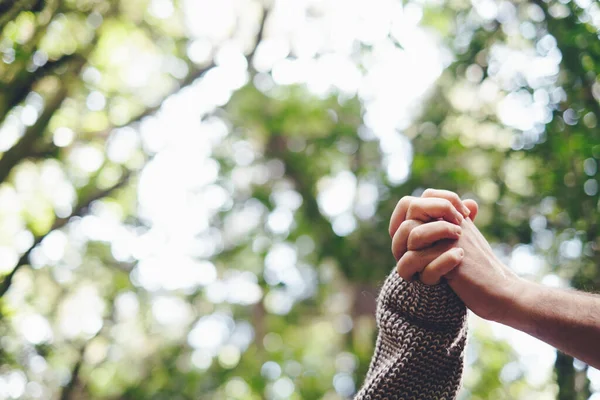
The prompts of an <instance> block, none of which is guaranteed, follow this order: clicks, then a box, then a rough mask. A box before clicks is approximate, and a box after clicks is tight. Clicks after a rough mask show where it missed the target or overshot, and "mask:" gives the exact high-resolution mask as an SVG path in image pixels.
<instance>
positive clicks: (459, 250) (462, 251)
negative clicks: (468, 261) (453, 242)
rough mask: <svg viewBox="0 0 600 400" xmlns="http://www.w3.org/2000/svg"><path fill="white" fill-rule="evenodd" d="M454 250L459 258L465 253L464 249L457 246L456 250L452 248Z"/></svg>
mask: <svg viewBox="0 0 600 400" xmlns="http://www.w3.org/2000/svg"><path fill="white" fill-rule="evenodd" d="M454 251H455V252H456V254H457V255H458V256H459V257H460V258H462V257H463V256H464V255H465V251H464V250H463V249H461V248H460V247H457V248H456V250H454Z"/></svg>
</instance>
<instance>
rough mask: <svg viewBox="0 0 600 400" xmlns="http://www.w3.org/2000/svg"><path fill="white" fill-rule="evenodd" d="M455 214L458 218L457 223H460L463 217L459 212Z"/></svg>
mask: <svg viewBox="0 0 600 400" xmlns="http://www.w3.org/2000/svg"><path fill="white" fill-rule="evenodd" d="M456 215H457V218H458V223H459V224H462V223H463V222H464V220H465V218H464V217H463V216H462V214H460V213H457V214H456Z"/></svg>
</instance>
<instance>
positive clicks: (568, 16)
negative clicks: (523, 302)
mask: <svg viewBox="0 0 600 400" xmlns="http://www.w3.org/2000/svg"><path fill="white" fill-rule="evenodd" d="M221 3H222V4H221ZM314 3H315V4H312V3H311V4H308V5H302V6H292V5H291V2H290V4H287V3H286V2H273V4H270V3H269V4H262V3H260V2H257V1H251V0H248V1H241V0H240V1H236V2H234V1H224V2H219V4H218V5H215V4H213V3H211V2H208V1H198V2H193V1H181V2H172V1H171V0H152V1H146V0H136V1H117V0H63V1H60V0H49V1H46V2H41V1H15V2H9V1H3V0H0V30H1V35H0V51H1V52H2V62H0V87H1V90H0V124H1V125H0V151H1V158H0V272H1V273H2V276H3V278H2V282H1V284H0V398H2V399H3V398H31V399H34V398H60V399H84V398H85V399H88V398H106V399H111V398H114V399H116V398H122V399H129V398H131V399H137V398H140V399H141V398H143V399H192V398H194V399H196V398H202V399H221V398H237V399H260V398H274V399H275V398H292V399H299V398H307V399H313V398H324V399H334V398H348V397H350V396H351V395H352V394H353V393H354V392H355V390H356V389H357V388H358V386H359V385H360V384H361V382H362V379H363V377H364V375H365V373H366V371H367V368H368V365H369V361H370V357H371V354H372V349H373V345H374V339H375V335H376V327H375V323H374V307H375V300H374V299H375V296H376V293H377V287H378V285H379V284H380V283H381V282H382V280H383V279H384V278H385V276H386V275H387V274H388V273H389V271H390V270H391V269H392V267H393V258H392V257H391V254H390V250H389V246H390V239H389V236H388V234H387V230H388V227H387V224H388V218H389V215H390V214H391V211H392V210H393V208H394V206H395V205H396V202H397V201H398V199H400V198H401V197H402V196H404V195H411V194H412V195H419V194H420V193H421V191H422V190H424V189H425V188H427V187H436V188H447V189H450V190H454V191H457V192H458V193H460V194H461V195H464V196H467V197H472V198H475V199H476V200H478V201H479V203H480V206H481V211H480V214H479V217H478V224H479V226H480V227H481V229H482V231H483V232H484V233H485V235H486V237H488V238H489V239H490V240H491V241H492V242H493V243H494V247H495V249H496V250H497V251H498V253H499V254H501V255H502V256H503V257H504V259H505V260H506V261H507V262H508V263H510V264H511V266H513V267H515V269H516V270H517V272H519V273H520V274H522V275H525V276H527V277H528V278H530V279H535V280H540V281H542V282H544V283H546V284H553V285H559V286H573V287H575V288H578V289H583V290H588V291H596V290H598V288H600V272H599V267H598V266H599V265H600V255H599V254H600V250H599V242H598V215H599V214H598V207H599V204H600V203H599V190H598V189H599V188H598V181H597V178H596V175H597V171H598V165H597V163H598V161H597V160H598V159H599V158H600V134H598V133H597V131H596V128H597V118H598V117H599V113H600V106H599V102H598V100H599V99H600V83H599V82H598V73H599V72H600V69H599V68H600V66H599V65H600V42H598V40H597V37H598V29H599V28H600V22H599V21H600V7H599V6H598V4H597V3H593V2H589V1H585V0H577V1H575V2H573V1H554V0H549V1H548V2H544V1H539V0H532V1H529V2H528V1H514V2H509V1H493V0H489V1H473V2H468V1H461V0H451V1H445V2H443V1H442V2H438V1H420V0H414V1H409V2H406V3H405V4H402V3H400V2H396V1H391V0H390V1H383V0H382V1H378V2H348V4H345V3H344V4H341V3H343V2H341V3H340V2H337V3H336V2H335V1H322V2H320V3H319V2H314ZM338 3H340V4H338ZM350 3H352V4H350ZM355 3H356V4H355ZM363 3H364V4H363ZM294 7H296V8H294ZM215 10H216V11H215ZM363 14H364V15H363ZM340 16H341V17H340ZM289 18H297V19H293V20H290V19H289ZM290 21H292V22H293V23H292V22H290ZM348 21H350V22H348ZM315 32H316V33H315ZM321 33H322V35H321ZM420 57H421V58H420ZM397 66H401V67H402V70H401V71H400V72H397V71H395V70H394V68H395V67H397ZM472 332H473V334H472V335H471V339H470V347H469V352H468V355H467V362H468V366H467V372H466V376H465V385H464V386H465V389H464V391H463V393H462V397H463V398H472V399H487V398H493V399H518V398H521V399H531V398H536V399H543V398H553V397H557V398H560V399H586V398H588V397H589V396H590V395H591V394H592V393H591V392H592V391H593V390H594V389H599V388H600V384H599V383H598V382H592V383H593V384H592V385H590V381H589V380H588V376H590V377H592V376H594V373H595V372H597V371H595V370H592V369H591V368H588V367H587V366H585V365H583V364H582V363H581V362H578V361H577V360H575V361H574V360H572V359H571V358H570V357H567V356H565V355H562V354H558V355H556V357H554V353H553V352H552V351H550V355H551V358H550V359H548V358H547V357H546V358H544V357H541V356H540V358H539V360H537V363H536V360H534V362H533V364H532V361H531V354H529V355H527V354H524V353H523V346H519V345H518V343H517V342H514V341H511V340H512V339H511V337H509V335H508V336H507V334H506V332H505V331H502V332H504V336H502V335H501V334H499V333H498V332H500V331H498V327H497V326H493V325H490V324H487V323H484V322H483V321H480V320H477V319H475V318H474V319H473V321H472ZM535 348H538V347H535ZM544 351H545V352H546V353H545V354H548V351H549V350H548V349H547V348H544ZM548 363H555V366H554V372H553V376H547V375H548V374H546V373H545V372H544V371H546V372H550V370H551V368H552V366H551V365H549V364H548ZM536 377H537V378H536ZM540 377H541V378H540Z"/></svg>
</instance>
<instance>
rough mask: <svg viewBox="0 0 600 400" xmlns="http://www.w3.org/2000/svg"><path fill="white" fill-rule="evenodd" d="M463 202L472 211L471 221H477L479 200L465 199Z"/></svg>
mask: <svg viewBox="0 0 600 400" xmlns="http://www.w3.org/2000/svg"><path fill="white" fill-rule="evenodd" d="M463 204H464V205H465V206H466V207H467V208H468V209H469V210H470V211H471V214H469V217H470V218H471V221H475V217H476V216H477V213H478V212H479V205H478V204H477V202H476V201H475V200H471V199H468V200H464V201H463Z"/></svg>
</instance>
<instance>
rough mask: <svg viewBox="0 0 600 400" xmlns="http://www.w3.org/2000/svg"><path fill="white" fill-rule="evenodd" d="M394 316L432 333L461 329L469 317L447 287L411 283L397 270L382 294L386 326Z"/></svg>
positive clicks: (381, 308) (380, 314) (380, 306)
mask: <svg viewBox="0 0 600 400" xmlns="http://www.w3.org/2000/svg"><path fill="white" fill-rule="evenodd" d="M390 312H391V313H392V314H396V315H398V314H399V315H400V316H402V317H403V318H404V319H406V320H409V321H411V322H414V323H416V324H418V325H420V326H422V327H424V328H427V329H431V330H455V329H460V328H461V327H462V326H463V324H464V322H465V319H466V314H467V310H466V307H465V305H464V303H463V302H462V300H461V299H460V298H459V297H458V296H457V295H456V294H455V293H454V291H453V290H452V289H451V288H450V286H449V285H448V284H447V283H445V282H442V283H440V284H438V285H425V284H424V283H422V282H421V281H419V280H414V281H412V282H407V281H405V280H404V279H402V278H401V277H400V275H398V273H397V272H396V271H395V270H394V271H392V273H391V274H390V276H389V277H388V278H387V280H386V282H385V283H384V285H383V288H382V289H381V292H380V294H379V299H378V307H377V314H378V320H379V321H380V322H384V321H383V320H384V319H387V318H386V314H389V313H390Z"/></svg>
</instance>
